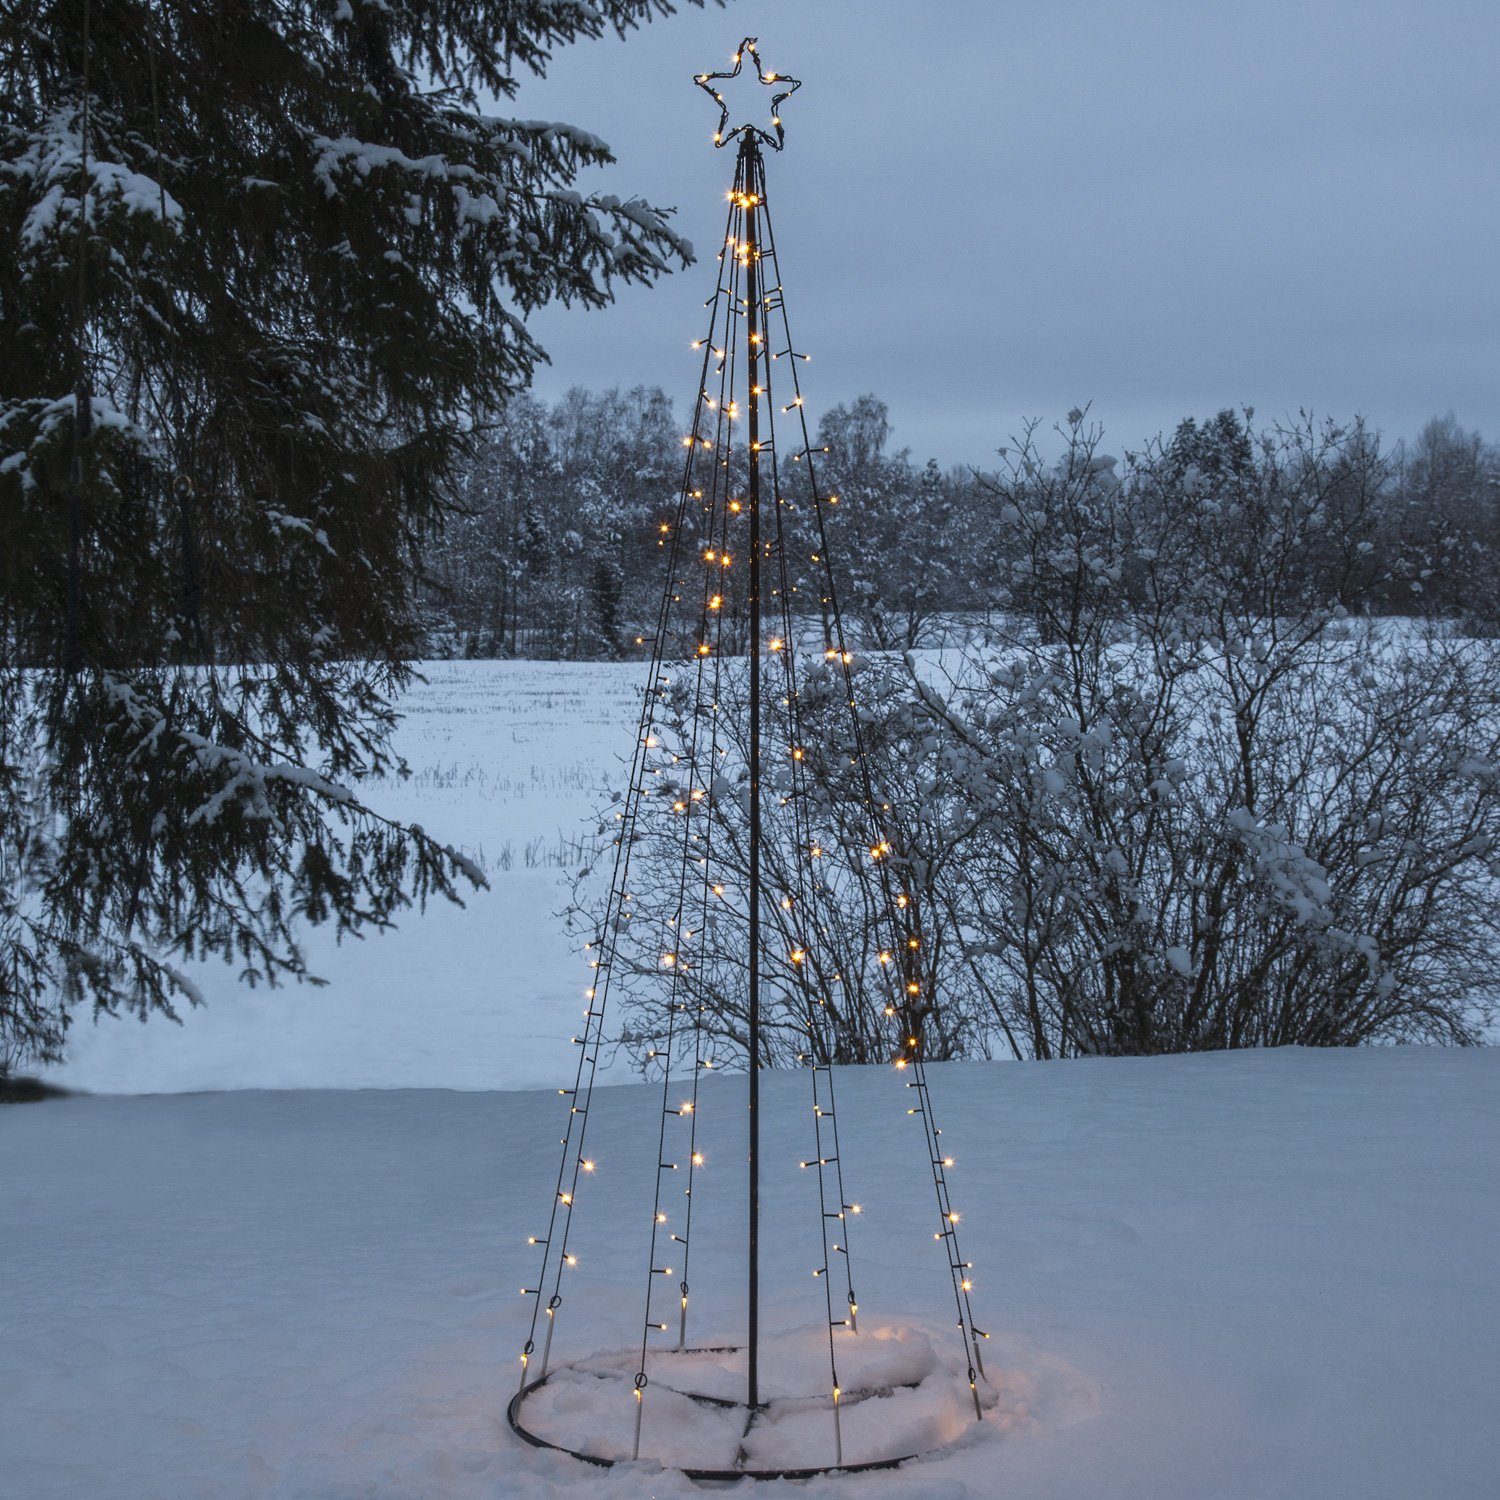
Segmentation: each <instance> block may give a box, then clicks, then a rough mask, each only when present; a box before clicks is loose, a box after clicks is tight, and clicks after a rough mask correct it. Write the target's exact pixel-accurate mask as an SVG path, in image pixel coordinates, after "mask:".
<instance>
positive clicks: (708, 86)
mask: <svg viewBox="0 0 1500 1500" xmlns="http://www.w3.org/2000/svg"><path fill="white" fill-rule="evenodd" d="M755 43H756V38H755V37H753V36H747V37H746V38H745V40H744V41H743V42H741V43H740V45H739V50H738V51H737V52H736V53H735V54H734V66H733V67H732V68H731V69H729V71H728V72H726V73H698V74H695V75H694V78H693V82H694V83H696V84H697V85H698V87H699V88H700V89H702V90H703V92H704V93H705V94H712V95H713V97H714V100H715V102H716V103H717V104H718V106H719V128H718V129H717V130H716V131H714V145H715V146H727V145H728V144H729V143H730V141H732V140H734V138H735V137H736V136H742V135H753V136H755V137H756V138H757V139H758V140H761V141H764V142H765V143H766V145H768V146H770V147H771V149H772V150H774V151H780V150H781V148H782V146H783V145H784V144H785V141H786V131H785V130H783V129H782V125H781V106H782V103H783V101H785V100H787V99H789V98H791V96H792V95H793V94H795V93H796V92H797V90H798V89H800V88H801V87H802V80H801V79H799V78H788V77H787V75H786V74H785V73H768V72H767V71H766V70H765V69H764V68H762V67H761V62H760V53H758V52H757V51H756V50H755ZM747 57H749V58H750V59H751V60H752V61H753V62H754V64H755V76H756V77H757V78H758V79H759V80H760V81H761V82H762V83H763V84H765V85H766V86H767V87H769V88H771V89H774V90H775V92H774V93H773V94H772V95H771V121H770V129H769V130H768V129H767V128H766V127H765V126H763V125H752V124H751V123H750V122H749V121H746V122H745V123H744V124H741V125H736V126H735V127H734V128H733V129H730V126H729V105H728V103H727V102H726V101H725V98H724V90H723V89H722V88H721V87H720V85H721V83H722V82H723V81H724V80H726V79H730V78H738V77H739V76H740V69H741V68H742V67H744V65H745V59H746V58H747ZM772 131H775V134H774V135H773V134H772V133H771V132H772Z"/></svg>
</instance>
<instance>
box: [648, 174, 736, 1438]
mask: <svg viewBox="0 0 1500 1500" xmlns="http://www.w3.org/2000/svg"><path fill="white" fill-rule="evenodd" d="M738 185H739V184H738V179H737V180H736V188H737V189H738ZM737 197H738V194H737V193H736V201H737ZM734 224H735V209H734V208H733V207H732V208H731V210H730V215H729V225H730V229H731V232H732V231H733V227H734ZM720 265H721V271H720V282H719V291H720V292H723V293H725V295H724V296H723V297H722V298H721V297H720V296H719V295H718V294H717V293H716V295H715V298H714V304H715V316H714V319H713V325H712V326H711V327H710V330H709V333H710V338H709V349H710V352H712V350H713V338H712V336H713V334H714V332H715V331H716V329H717V310H718V307H719V305H720V304H721V303H722V305H723V307H724V309H725V318H724V324H725V326H724V350H725V357H724V358H723V359H722V360H721V361H720V364H719V367H718V371H717V373H718V374H719V376H720V382H719V398H718V400H717V402H713V401H711V400H710V398H709V396H708V385H707V381H706V378H705V381H704V384H703V385H702V387H701V388H700V391H699V395H698V403H697V404H698V407H699V410H700V412H701V410H702V407H703V405H704V404H708V405H710V406H711V407H714V408H716V411H717V416H716V420H715V424H714V438H713V453H714V465H713V473H712V475H711V478H710V480H709V483H708V497H707V499H706V500H705V502H704V504H703V506H702V507H701V509H702V510H703V512H704V513H705V516H706V524H703V525H700V527H699V528H698V529H699V531H700V534H701V535H702V536H703V537H704V538H705V539H706V540H707V541H708V542H709V543H712V542H713V541H714V527H715V521H716V519H717V515H716V513H717V511H718V509H719V507H718V499H719V496H720V494H721V480H722V493H723V494H725V495H726V496H727V492H728V484H729V480H728V473H727V471H728V463H729V455H730V453H731V452H732V444H733V434H732V432H731V431H730V415H731V408H730V406H729V404H728V403H727V402H726V399H725V397H726V393H729V392H732V390H733V374H732V372H733V368H734V349H735V341H734V339H733V337H732V331H731V330H732V324H731V317H732V310H733V308H734V306H735V294H736V291H737V287H738V264H737V260H736V258H734V257H730V264H729V281H728V285H727V288H726V287H725V284H724V279H723V278H724V272H723V269H722V267H723V265H724V257H723V255H722V254H721V256H720ZM705 374H706V369H705ZM694 435H695V436H696V429H695V434H694ZM690 441H691V439H690ZM699 441H700V442H701V441H702V440H701V439H700V440H699ZM688 488H689V489H691V485H689V486H688ZM699 494H701V491H693V492H692V493H691V494H690V495H689V497H688V498H690V499H692V498H697V497H698V495H699ZM723 510H724V515H725V517H726V522H725V523H723V524H722V525H721V531H722V533H723V540H722V541H721V542H720V543H719V544H718V545H717V546H710V547H708V548H707V549H706V550H707V551H708V552H709V553H710V554H712V553H714V552H717V551H719V549H720V547H722V546H723V545H724V543H725V542H727V537H728V531H727V515H728V507H727V505H726V506H725V507H724V508H723ZM699 545H700V546H702V543H700V544H699ZM721 571H722V570H721ZM674 592H675V590H674ZM715 597H719V596H716V594H715V580H714V575H713V573H712V571H710V570H709V569H705V571H704V575H703V582H702V595H701V600H700V604H699V610H698V618H699V625H698V629H697V636H698V644H697V650H696V651H695V653H694V660H695V670H694V676H693V689H692V691H693V697H692V713H691V731H690V734H689V737H688V743H687V745H686V746H685V747H684V748H686V750H687V756H686V764H687V772H686V777H685V791H684V779H683V778H679V779H678V780H677V781H675V782H674V787H673V793H672V794H673V795H675V796H676V797H677V799H678V800H677V801H675V802H674V803H673V810H674V811H676V812H678V813H679V814H680V815H681V817H682V840H681V857H680V861H679V874H678V887H677V903H676V911H675V914H674V916H673V917H671V918H670V919H669V920H668V923H667V925H668V928H669V929H670V937H669V941H670V942H671V944H672V947H671V948H670V949H669V950H667V951H666V952H664V953H663V954H662V962H663V963H668V964H669V965H670V968H669V972H670V975H671V980H670V984H669V992H668V997H667V1026H666V1035H665V1038H664V1039H663V1042H662V1047H661V1049H660V1050H659V1051H658V1053H657V1056H659V1057H660V1059H661V1065H662V1102H661V1118H660V1124H659V1128H658V1132H657V1155H656V1162H657V1165H656V1178H655V1192H654V1196H653V1200H652V1205H651V1234H650V1242H649V1247H648V1253H647V1261H646V1296H645V1313H644V1317H643V1319H642V1326H641V1344H640V1358H639V1360H638V1362H637V1366H636V1374H635V1381H634V1389H635V1397H636V1421H635V1435H634V1443H633V1450H632V1457H633V1458H639V1457H640V1445H641V1427H642V1418H643V1415H644V1409H645V1391H646V1387H647V1385H648V1384H649V1383H650V1380H649V1376H648V1375H647V1372H646V1358H647V1353H648V1349H649V1345H650V1337H651V1334H652V1333H653V1332H659V1333H665V1332H667V1331H668V1329H669V1325H668V1324H667V1323H662V1322H658V1321H657V1316H656V1314H655V1312H654V1311H653V1307H652V1294H653V1292H654V1290H655V1287H656V1279H655V1278H657V1277H659V1276H661V1277H670V1276H671V1275H672V1274H673V1271H672V1267H670V1266H659V1265H657V1259H658V1248H659V1246H660V1245H661V1244H662V1235H663V1234H665V1235H666V1236H667V1240H666V1243H667V1245H669V1246H670V1245H672V1244H676V1245H679V1246H680V1247H681V1249H682V1254H683V1266H682V1274H681V1279H680V1281H679V1283H678V1291H679V1297H680V1305H679V1313H680V1315H679V1321H678V1338H677V1347H678V1348H679V1349H682V1348H683V1347H684V1345H685V1343H686V1335H687V1307H688V1295H689V1281H688V1251H689V1246H690V1244H691V1240H692V1199H693V1184H694V1174H695V1173H696V1169H697V1168H698V1166H699V1165H701V1154H700V1153H699V1151H698V1150H697V1117H698V1079H699V1076H700V1075H701V1072H702V1062H703V1058H702V1022H701V998H700V1000H699V1006H700V1011H699V1014H698V1015H696V1016H695V1024H694V1049H693V1087H692V1097H691V1098H690V1099H689V1100H687V1101H685V1103H684V1104H683V1106H682V1107H680V1108H678V1109H673V1108H671V1105H670V1103H669V1101H670V1099H671V1091H672V1078H673V1072H672V1062H673V1055H674V1050H675V1045H676V1034H677V1018H678V1014H679V1012H681V1011H683V1010H685V1009H686V1008H687V1003H686V1001H684V1000H683V998H682V997H683V993H684V991H685V990H687V989H688V988H689V987H688V986H687V983H686V980H687V975H688V973H689V971H690V969H691V967H692V964H693V960H692V957H691V952H692V950H691V940H692V938H693V936H694V933H693V931H690V930H689V929H688V928H687V927H686V925H685V924H686V917H687V906H688V874H689V870H690V868H691V864H692V860H693V849H692V846H693V843H694V842H695V841H696V840H697V839H698V837H699V836H698V834H697V832H696V827H695V815H694V809H695V807H696V806H697V804H698V803H699V802H701V803H702V804H703V809H704V812H705V814H707V815H708V816H707V819H706V821H707V827H708V837H707V839H706V840H705V844H704V853H703V859H702V867H703V870H704V882H703V888H702V895H701V898H700V907H701V914H700V922H699V925H698V927H697V929H696V932H697V935H698V937H699V939H700V946H701V939H702V934H703V931H704V929H705V927H706V924H707V915H708V903H709V895H710V890H711V885H710V882H711V879H712V876H711V872H710V860H711V857H712V838H711V835H712V828H713V819H712V816H711V808H712V786H713V782H712V773H713V769H714V766H715V765H716V763H717V759H718V748H719V744H718V741H719V727H718V726H719V720H718V713H717V706H718V699H719V688H720V682H721V676H720V674H721V667H722V662H723V650H722V645H723V640H722V636H723V621H724V611H723V610H722V609H718V608H715V607H714V605H713V602H712V601H713V600H714V598H715ZM674 602H680V596H679V598H678V599H677V600H674ZM710 661H711V662H712V664H713V670H712V683H713V693H712V700H711V704H710V707H709V711H708V712H707V713H706V714H705V712H704V696H703V690H704V685H705V678H706V677H707V676H708V675H709V674H708V673H707V671H706V670H705V669H706V667H707V666H708V664H709V662H710ZM705 718H706V719H707V721H708V725H709V730H708V734H709V748H708V756H707V765H708V770H709V775H708V776H706V777H705V776H704V775H703V761H702V756H701V753H700V736H701V733H702V731H703V727H704V720H705ZM672 760H673V762H674V764H677V763H681V760H682V757H681V756H679V755H676V754H673V756H672ZM643 794H645V793H643ZM700 794H701V795H700ZM684 1115H685V1116H686V1117H687V1118H688V1122H689V1124H688V1160H687V1168H688V1185H687V1199H688V1213H687V1215H686V1217H685V1221H684V1232H683V1234H682V1235H678V1234H677V1233H676V1232H675V1231H671V1230H668V1229H666V1227H665V1226H666V1225H667V1223H668V1222H669V1220H668V1215H667V1214H666V1213H665V1211H664V1210H663V1208H662V1197H663V1192H664V1188H665V1184H666V1180H667V1178H668V1177H669V1176H671V1175H672V1174H674V1173H676V1172H677V1171H678V1170H679V1169H680V1163H678V1162H676V1161H668V1160H667V1121H668V1120H669V1119H672V1118H674V1117H675V1118H677V1119H679V1120H680V1119H681V1118H683V1116H684ZM662 1258H663V1259H664V1258H665V1256H664V1255H663V1256H662Z"/></svg>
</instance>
